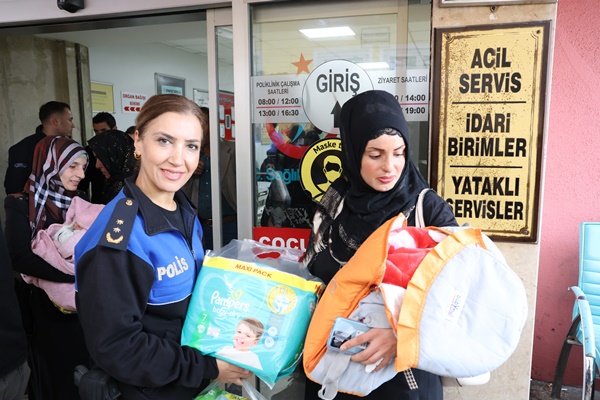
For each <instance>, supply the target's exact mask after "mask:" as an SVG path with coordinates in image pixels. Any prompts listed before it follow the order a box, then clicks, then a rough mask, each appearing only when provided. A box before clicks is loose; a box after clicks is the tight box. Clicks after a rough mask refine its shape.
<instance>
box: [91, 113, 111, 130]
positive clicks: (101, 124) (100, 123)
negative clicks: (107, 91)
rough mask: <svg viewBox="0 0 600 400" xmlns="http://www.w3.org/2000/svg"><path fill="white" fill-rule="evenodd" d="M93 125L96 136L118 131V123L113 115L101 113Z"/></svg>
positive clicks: (95, 117)
mask: <svg viewBox="0 0 600 400" xmlns="http://www.w3.org/2000/svg"><path fill="white" fill-rule="evenodd" d="M92 125H94V133H95V134H96V135H99V134H101V133H102V132H106V131H112V130H114V129H117V121H116V120H115V117H113V115H112V114H111V113H107V112H99V113H98V114H96V115H95V116H94V118H92Z"/></svg>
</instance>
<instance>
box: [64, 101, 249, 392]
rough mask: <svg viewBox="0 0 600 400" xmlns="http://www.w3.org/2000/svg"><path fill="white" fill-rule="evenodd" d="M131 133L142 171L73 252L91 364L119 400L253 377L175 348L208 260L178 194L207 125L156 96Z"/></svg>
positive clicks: (182, 105) (192, 110)
mask: <svg viewBox="0 0 600 400" xmlns="http://www.w3.org/2000/svg"><path fill="white" fill-rule="evenodd" d="M136 125H137V131H136V138H135V154H134V156H135V158H136V159H138V160H139V172H138V174H137V175H134V176H132V177H131V178H127V179H126V181H125V186H124V188H123V190H122V191H121V192H120V193H119V194H118V195H117V196H116V197H115V198H114V199H113V200H112V201H111V202H109V203H108V204H107V205H106V207H105V208H104V209H103V211H102V213H101V214H100V215H99V216H98V218H97V220H96V221H95V223H94V224H93V225H92V227H91V228H90V229H89V231H88V232H87V233H86V235H85V236H84V237H83V238H82V239H81V240H80V242H79V244H78V245H77V247H76V250H75V257H76V271H75V272H76V289H77V297H76V299H77V308H78V311H79V318H80V320H81V324H82V326H83V330H84V334H85V340H86V344H87V347H88V349H89V352H90V355H91V357H92V360H93V362H94V365H95V366H97V367H99V368H101V369H102V370H104V371H105V372H106V373H107V374H108V375H110V376H111V377H113V378H114V379H115V380H116V381H117V386H118V388H119V390H120V391H121V393H122V394H123V398H124V399H127V400H129V399H165V400H166V399H169V400H176V399H186V400H187V399H192V398H193V397H194V396H195V395H196V394H198V392H199V391H200V390H201V389H202V388H203V387H204V386H206V385H207V383H208V380H210V379H216V380H218V381H222V382H234V383H237V384H238V385H239V384H241V383H242V382H241V380H242V379H245V378H247V377H249V376H250V373H249V372H248V371H246V370H243V369H241V368H238V367H236V366H233V365H231V364H228V363H226V362H224V361H221V360H215V359H214V358H212V357H207V356H203V355H202V354H201V353H200V352H199V351H198V350H196V349H194V348H191V347H187V346H181V345H180V344H179V343H180V336H181V329H182V325H183V321H184V319H185V315H186V310H187V308H188V302H189V300H190V295H191V293H192V289H193V287H194V283H195V281H196V277H197V276H198V272H199V270H200V267H201V264H202V261H203V253H204V251H203V248H202V244H201V236H202V230H201V228H200V224H199V221H198V218H197V216H196V212H195V210H194V208H193V207H192V206H191V205H190V202H189V201H188V199H187V198H186V197H185V195H184V194H183V192H181V191H180V189H181V187H182V186H183V184H184V183H185V182H186V181H187V180H188V179H189V178H190V176H191V175H192V173H193V172H194V170H195V169H196V166H197V164H198V159H199V151H200V145H201V140H202V135H203V132H205V131H206V117H205V115H204V114H203V113H202V112H201V110H200V108H199V107H198V106H197V105H196V104H195V103H193V102H192V101H190V100H189V99H186V98H185V97H183V96H178V95H156V96H153V97H151V98H150V99H149V100H148V101H147V102H146V103H145V104H144V106H143V107H142V110H141V112H140V114H139V116H138V118H137V124H136Z"/></svg>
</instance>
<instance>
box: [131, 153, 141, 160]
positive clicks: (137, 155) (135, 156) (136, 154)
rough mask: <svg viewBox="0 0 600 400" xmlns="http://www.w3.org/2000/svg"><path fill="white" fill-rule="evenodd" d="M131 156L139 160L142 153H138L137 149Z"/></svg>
mask: <svg viewBox="0 0 600 400" xmlns="http://www.w3.org/2000/svg"><path fill="white" fill-rule="evenodd" d="M133 158H135V159H136V160H139V159H140V158H142V155H141V154H140V153H138V152H137V151H134V152H133Z"/></svg>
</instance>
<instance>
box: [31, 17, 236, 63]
mask: <svg viewBox="0 0 600 400" xmlns="http://www.w3.org/2000/svg"><path fill="white" fill-rule="evenodd" d="M221 32H223V31H221ZM223 33H225V36H227V31H225V32H223ZM36 36H38V37H43V38H48V39H57V40H64V41H68V42H74V43H79V44H81V45H84V46H86V47H88V48H98V47H130V48H131V47H132V46H135V45H140V44H151V43H160V44H164V45H166V46H172V47H176V48H178V49H180V50H183V51H187V52H190V53H194V54H201V55H206V54H207V39H206V21H192V22H178V23H169V24H160V25H143V26H131V27H117V28H102V29H89V30H82V31H73V32H55V33H43V34H37V35H36ZM219 46H220V48H219V50H218V54H219V58H220V61H224V62H228V63H229V64H233V60H232V56H233V43H232V41H230V40H219Z"/></svg>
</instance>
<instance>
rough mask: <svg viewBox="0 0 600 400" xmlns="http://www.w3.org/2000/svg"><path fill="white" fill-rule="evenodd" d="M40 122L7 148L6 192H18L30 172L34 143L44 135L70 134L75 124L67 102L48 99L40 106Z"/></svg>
mask: <svg viewBox="0 0 600 400" xmlns="http://www.w3.org/2000/svg"><path fill="white" fill-rule="evenodd" d="M38 116H39V118H40V122H41V123H42V124H41V125H39V126H38V127H37V128H36V129H35V133H34V134H33V135H29V136H27V137H26V138H24V139H23V140H21V141H20V142H18V143H16V144H14V145H13V146H11V147H10V148H9V149H8V168H7V169H6V175H5V177H4V190H5V191H6V194H12V193H19V192H21V191H23V187H24V186H25V183H26V182H27V179H29V174H31V162H32V160H33V151H34V150H35V145H36V144H38V142H39V141H40V140H42V139H43V138H45V137H46V136H71V132H72V131H73V128H75V125H74V124H73V114H71V108H70V107H69V105H68V104H67V103H62V102H60V101H49V102H48V103H46V104H44V105H42V106H41V107H40V111H39V114H38Z"/></svg>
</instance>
